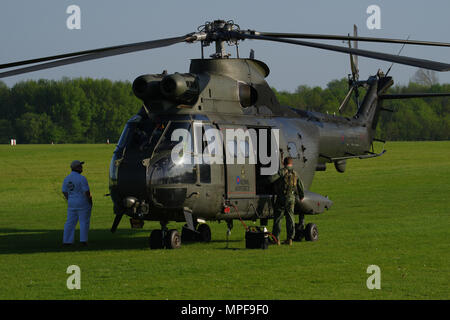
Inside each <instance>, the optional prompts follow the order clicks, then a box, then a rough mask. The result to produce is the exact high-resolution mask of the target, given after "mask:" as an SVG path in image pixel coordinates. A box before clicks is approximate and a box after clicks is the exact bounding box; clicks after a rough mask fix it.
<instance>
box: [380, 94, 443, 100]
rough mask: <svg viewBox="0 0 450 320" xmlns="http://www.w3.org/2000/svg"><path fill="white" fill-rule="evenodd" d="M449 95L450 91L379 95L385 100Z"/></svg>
mask: <svg viewBox="0 0 450 320" xmlns="http://www.w3.org/2000/svg"><path fill="white" fill-rule="evenodd" d="M449 96H450V93H405V94H384V95H381V96H378V98H380V99H384V100H393V99H415V98H438V97H449Z"/></svg>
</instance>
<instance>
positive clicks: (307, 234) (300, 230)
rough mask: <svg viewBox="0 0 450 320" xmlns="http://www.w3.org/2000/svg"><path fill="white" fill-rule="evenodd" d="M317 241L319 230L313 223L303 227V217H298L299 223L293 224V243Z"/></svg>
mask: <svg viewBox="0 0 450 320" xmlns="http://www.w3.org/2000/svg"><path fill="white" fill-rule="evenodd" d="M303 238H304V239H305V240H306V241H317V240H319V230H318V229H317V225H316V224H315V223H308V224H307V225H306V226H305V216H304V215H302V214H301V215H300V217H299V222H298V223H296V224H295V238H294V240H295V241H302V239H303Z"/></svg>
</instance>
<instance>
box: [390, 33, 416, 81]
mask: <svg viewBox="0 0 450 320" xmlns="http://www.w3.org/2000/svg"><path fill="white" fill-rule="evenodd" d="M410 36H411V35H409V36H408V37H407V38H406V41H408V40H409V37H410ZM405 46H406V42H405V43H404V44H403V45H402V47H401V48H400V51H399V52H398V54H397V55H398V56H399V55H400V53H402V51H403V48H405ZM393 66H394V63H393V62H392V63H391V66H390V67H389V69H388V71H387V72H386V74H385V77H387V76H388V74H389V72H391V69H392V67H393Z"/></svg>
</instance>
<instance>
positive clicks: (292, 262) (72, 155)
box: [0, 141, 450, 299]
mask: <svg viewBox="0 0 450 320" xmlns="http://www.w3.org/2000/svg"><path fill="white" fill-rule="evenodd" d="M113 148H114V146H112V145H18V146H15V147H11V146H7V145H2V146H0V165H1V169H0V277H1V282H0V283H1V289H0V299H449V298H450V290H449V280H450V267H449V264H450V234H449V231H450V215H449V204H450V201H449V192H450V142H449V141H446V142H403V143H393V142H392V143H387V149H388V152H387V153H386V154H385V155H384V156H382V157H380V158H376V159H368V160H353V161H350V162H349V163H348V164H347V172H346V173H345V174H339V173H337V172H336V171H335V170H334V168H333V167H332V166H330V167H328V169H327V171H326V172H318V173H317V175H316V178H315V180H314V183H313V186H312V190H313V191H315V192H319V193H321V194H324V195H328V196H329V197H330V198H331V199H332V200H333V201H334V206H333V207H332V209H331V210H330V211H328V212H325V213H324V214H323V215H319V216H316V217H311V216H308V217H307V222H310V221H313V222H315V223H317V225H318V228H319V233H320V235H319V238H320V240H319V241H318V242H315V243H311V242H301V243H294V245H293V247H286V246H281V247H274V246H271V247H269V249H268V250H246V249H245V242H244V228H243V227H242V225H240V224H239V223H238V222H237V223H235V228H234V229H233V233H232V235H231V238H230V239H231V241H230V243H229V248H228V249H227V248H226V242H225V239H226V224H224V223H221V224H218V223H216V222H212V223H210V226H211V229H212V234H213V241H212V242H211V243H209V244H204V243H196V244H184V245H183V246H182V248H181V249H180V250H150V249H149V248H148V246H147V240H148V235H149V233H150V230H151V229H153V228H156V227H158V226H159V224H158V223H148V222H147V223H146V224H145V226H144V228H143V229H142V230H132V229H131V228H130V225H129V222H128V220H127V219H126V218H125V219H123V220H122V223H121V225H120V227H119V229H118V231H117V232H116V234H111V233H110V232H109V228H110V227H111V224H112V220H113V213H112V203H111V200H110V198H108V197H104V196H103V195H104V194H105V193H107V192H108V167H109V161H110V157H111V154H112V150H113ZM73 159H81V160H85V161H86V165H85V171H84V174H85V176H86V177H87V178H88V180H89V183H90V187H91V192H92V193H93V196H94V209H93V215H92V220H91V231H90V239H89V241H90V245H89V247H88V248H81V247H79V246H77V245H76V246H75V247H74V248H69V249H62V248H61V241H62V230H63V225H64V222H65V218H66V204H65V202H64V200H63V199H62V196H61V194H60V188H61V183H62V180H63V178H64V177H65V176H66V175H67V174H68V173H69V170H68V167H69V164H70V162H71V161H72V160H73ZM250 225H252V223H251V222H250ZM171 226H173V227H175V226H176V227H177V228H179V230H180V228H181V224H175V223H172V224H171ZM284 235H285V234H284V233H283V234H282V237H284ZM76 237H78V232H77V235H76ZM73 264H75V265H78V266H80V268H81V290H68V289H67V288H66V280H67V277H68V274H66V269H67V267H68V266H69V265H73ZM371 264H375V265H378V266H379V267H380V268H381V290H369V289H367V287H366V279H367V277H368V276H369V275H368V274H367V273H366V269H367V267H368V266H369V265H371Z"/></svg>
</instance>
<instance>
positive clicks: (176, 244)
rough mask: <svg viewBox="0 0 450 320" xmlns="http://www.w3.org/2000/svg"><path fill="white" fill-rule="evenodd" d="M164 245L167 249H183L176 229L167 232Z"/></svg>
mask: <svg viewBox="0 0 450 320" xmlns="http://www.w3.org/2000/svg"><path fill="white" fill-rule="evenodd" d="M164 243H165V245H166V248H167V249H179V248H180V247H181V237H180V234H179V233H178V231H177V230H176V229H171V230H169V231H167V232H166V236H165V238H164Z"/></svg>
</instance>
